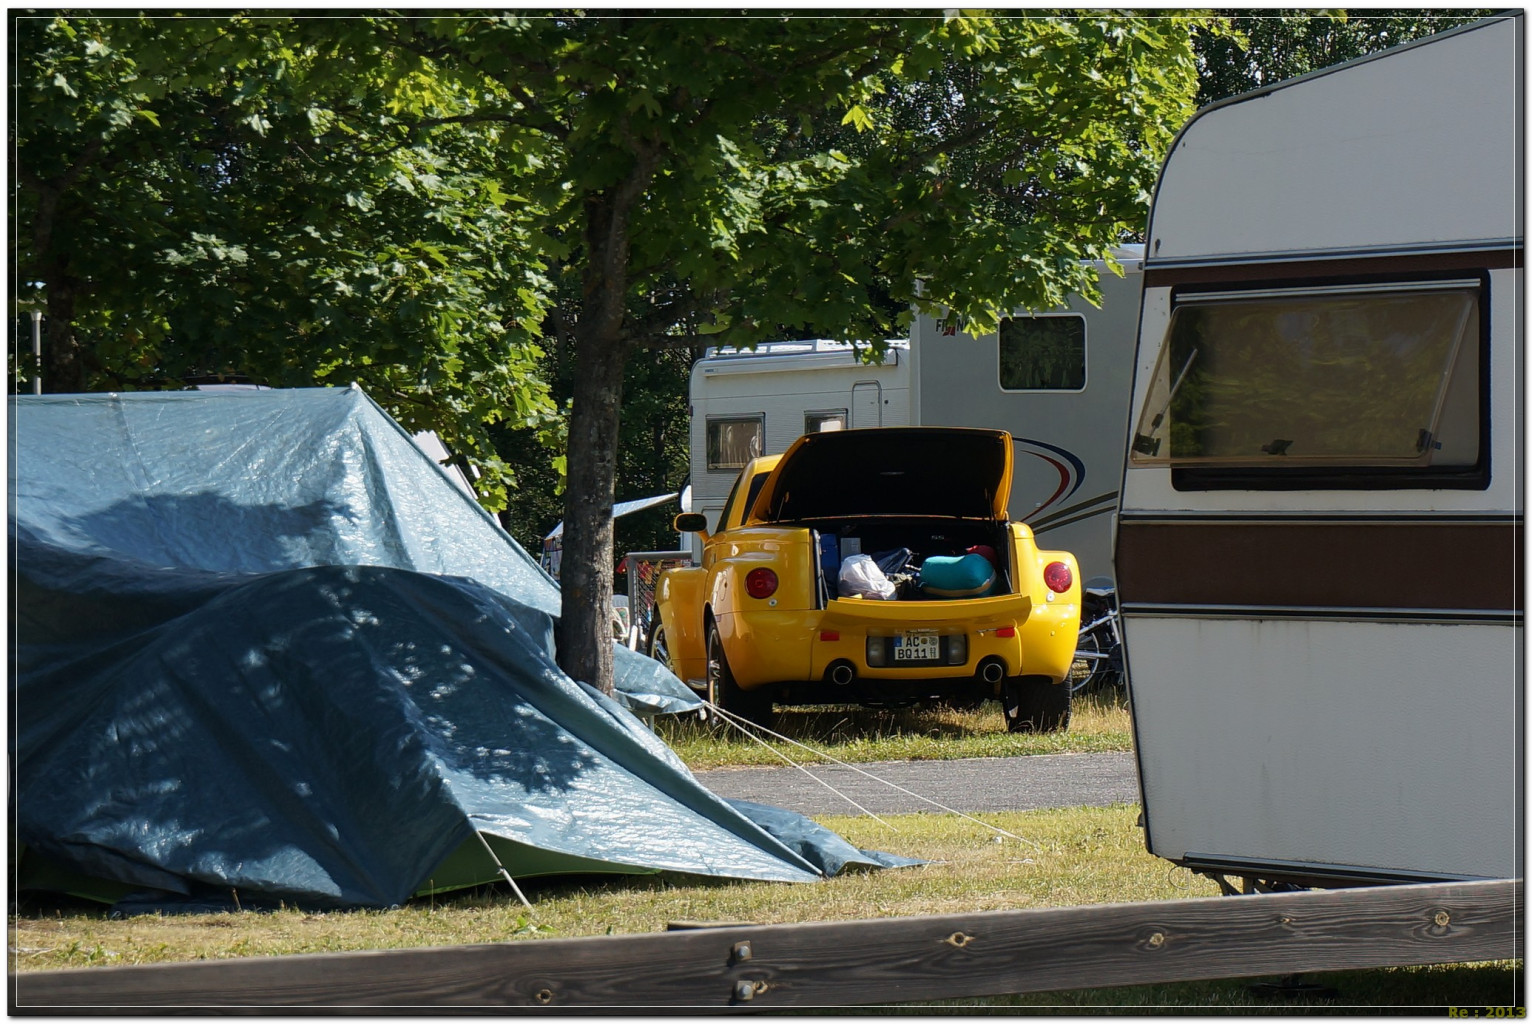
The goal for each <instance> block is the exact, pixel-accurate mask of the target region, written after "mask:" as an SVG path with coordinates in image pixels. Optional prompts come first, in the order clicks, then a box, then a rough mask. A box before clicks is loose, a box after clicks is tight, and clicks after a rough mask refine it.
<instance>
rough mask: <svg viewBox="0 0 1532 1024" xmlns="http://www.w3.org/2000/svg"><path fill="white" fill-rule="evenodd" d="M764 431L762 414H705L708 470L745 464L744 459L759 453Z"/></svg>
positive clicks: (764, 422)
mask: <svg viewBox="0 0 1532 1024" xmlns="http://www.w3.org/2000/svg"><path fill="white" fill-rule="evenodd" d="M765 434H766V416H765V414H760V415H755V416H738V417H729V418H724V417H719V418H717V419H714V418H712V417H709V418H708V421H707V468H708V472H710V473H712V472H723V471H726V470H739V469H743V468H745V463H747V462H749V461H750V460H751V459H754V458H757V457H759V456H760V454H761V442H762V439H763V438H764V437H765Z"/></svg>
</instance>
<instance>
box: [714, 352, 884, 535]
mask: <svg viewBox="0 0 1532 1024" xmlns="http://www.w3.org/2000/svg"><path fill="white" fill-rule="evenodd" d="M909 424H910V343H909V342H908V341H907V340H905V339H902V338H899V339H895V340H892V341H889V342H888V343H887V348H886V350H885V353H884V357H883V362H882V363H865V362H863V361H862V360H861V358H860V357H859V355H858V353H857V351H856V350H855V349H854V348H853V347H852V346H851V345H850V344H848V343H846V342H840V341H774V342H767V343H765V344H762V345H759V346H757V347H756V348H755V349H753V350H750V349H746V350H734V349H708V351H707V352H706V354H705V355H704V356H703V358H702V359H699V360H697V362H696V364H695V365H693V366H692V378H691V466H692V469H691V508H690V511H692V512H702V513H705V514H706V515H707V517H708V529H709V530H713V529H715V528H716V527H717V526H718V514H719V513H720V512H722V511H723V505H724V501H725V500H726V499H727V498H728V496H729V488H730V487H732V486H733V485H734V480H735V478H736V477H737V476H738V475H739V471H740V469H741V468H742V467H743V466H744V465H745V463H746V462H749V461H750V460H751V459H753V458H755V457H756V456H758V455H777V454H780V453H782V452H785V451H787V449H788V446H789V445H791V444H792V443H793V442H794V441H796V440H798V438H800V437H802V436H803V435H804V434H811V433H814V432H815V431H820V430H849V429H851V428H860V427H903V426H908V425H909ZM692 536H693V541H692V544H693V548H694V550H693V554H694V556H695V557H698V558H700V557H701V556H702V551H701V548H700V541H698V540H696V539H695V538H696V534H693V535H692Z"/></svg>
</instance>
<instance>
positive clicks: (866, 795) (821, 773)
mask: <svg viewBox="0 0 1532 1024" xmlns="http://www.w3.org/2000/svg"><path fill="white" fill-rule="evenodd" d="M858 769H860V771H858ZM695 774H696V776H697V779H698V780H699V781H700V782H701V783H702V784H703V785H704V786H706V787H707V788H708V789H711V790H712V791H713V792H714V793H717V794H718V795H719V796H724V797H731V798H734V799H738V800H752V801H754V802H756V803H762V804H772V805H774V806H776V807H785V808H788V809H789V810H794V811H797V812H798V813H800V814H859V813H862V810H861V809H865V810H866V811H870V812H872V813H873V814H902V813H908V812H914V811H934V812H940V811H942V810H953V811H962V812H964V813H966V814H973V813H975V812H977V811H1031V810H1039V809H1041V808H1046V807H1105V806H1108V805H1110V804H1118V803H1138V799H1139V794H1138V775H1137V768H1136V767H1135V765H1134V763H1133V755H1132V754H1130V753H1107V754H1039V755H1034V756H1031V757H977V758H967V759H964V760H960V761H880V762H874V763H872V764H861V765H856V766H855V767H854V768H851V767H842V766H840V765H828V766H822V767H812V768H807V769H798V768H790V767H782V768H717V769H713V770H711V771H702V772H696V773H695ZM922 798H924V799H922ZM858 804H859V805H861V809H859V808H858V807H857V805H858Z"/></svg>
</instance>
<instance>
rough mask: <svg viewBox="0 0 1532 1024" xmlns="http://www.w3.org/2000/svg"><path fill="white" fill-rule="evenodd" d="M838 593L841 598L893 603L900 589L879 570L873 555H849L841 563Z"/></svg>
mask: <svg viewBox="0 0 1532 1024" xmlns="http://www.w3.org/2000/svg"><path fill="white" fill-rule="evenodd" d="M836 591H837V592H838V593H839V594H840V596H841V597H864V598H866V599H868V600H869V601H892V600H893V599H894V595H895V594H897V593H898V588H897V587H895V586H894V584H893V582H892V581H891V580H890V579H889V578H888V577H887V576H885V575H883V570H882V569H879V568H878V563H877V562H874V561H873V560H872V556H871V555H847V556H846V557H845V558H844V559H843V560H842V561H841V563H840V579H839V580H838V581H837V583H836Z"/></svg>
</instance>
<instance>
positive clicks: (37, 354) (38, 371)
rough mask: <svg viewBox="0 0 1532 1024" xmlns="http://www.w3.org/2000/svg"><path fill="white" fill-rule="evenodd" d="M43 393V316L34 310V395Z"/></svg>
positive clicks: (38, 310)
mask: <svg viewBox="0 0 1532 1024" xmlns="http://www.w3.org/2000/svg"><path fill="white" fill-rule="evenodd" d="M42 393H43V314H42V310H40V309H34V310H32V394H34V395H40V394H42Z"/></svg>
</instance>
